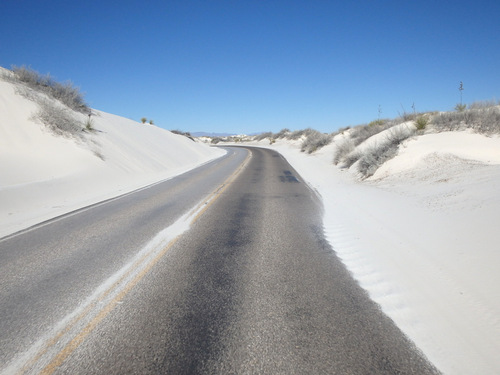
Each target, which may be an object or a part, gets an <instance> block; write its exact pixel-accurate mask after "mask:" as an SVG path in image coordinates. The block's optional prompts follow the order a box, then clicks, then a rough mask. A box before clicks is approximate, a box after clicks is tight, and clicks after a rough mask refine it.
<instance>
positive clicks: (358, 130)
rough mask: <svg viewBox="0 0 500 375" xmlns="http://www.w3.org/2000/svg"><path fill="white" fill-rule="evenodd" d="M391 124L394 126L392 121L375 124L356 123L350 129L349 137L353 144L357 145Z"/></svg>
mask: <svg viewBox="0 0 500 375" xmlns="http://www.w3.org/2000/svg"><path fill="white" fill-rule="evenodd" d="M391 126H394V123H393V122H389V121H386V122H384V123H383V124H377V125H358V126H356V127H355V128H353V129H352V130H351V134H350V137H351V139H352V141H353V142H354V145H355V146H357V145H359V144H361V143H363V142H364V141H365V140H367V139H368V138H370V137H372V136H374V135H375V134H378V133H380V132H382V131H384V130H387V129H388V128H390V127H391Z"/></svg>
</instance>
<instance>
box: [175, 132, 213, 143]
mask: <svg viewBox="0 0 500 375" xmlns="http://www.w3.org/2000/svg"><path fill="white" fill-rule="evenodd" d="M170 132H171V133H174V134H177V135H183V136H184V137H187V138H189V139H190V140H192V141H194V138H193V136H192V135H191V133H190V132H183V131H182V130H177V129H174V130H170ZM220 140H221V139H219V141H217V142H214V138H212V143H218V142H220Z"/></svg>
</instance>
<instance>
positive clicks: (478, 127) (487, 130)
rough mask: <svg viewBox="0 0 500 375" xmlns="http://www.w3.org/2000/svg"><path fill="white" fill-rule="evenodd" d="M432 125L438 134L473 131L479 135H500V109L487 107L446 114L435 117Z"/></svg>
mask: <svg viewBox="0 0 500 375" xmlns="http://www.w3.org/2000/svg"><path fill="white" fill-rule="evenodd" d="M431 123H432V125H433V128H434V129H435V130H436V131H438V132H441V131H458V130H465V129H471V130H473V131H475V132H477V133H479V134H487V135H491V134H500V108H498V107H497V106H491V107H487V106H486V107H483V108H480V109H467V110H463V111H462V112H445V113H441V114H439V115H436V116H434V117H433V118H432V122H431Z"/></svg>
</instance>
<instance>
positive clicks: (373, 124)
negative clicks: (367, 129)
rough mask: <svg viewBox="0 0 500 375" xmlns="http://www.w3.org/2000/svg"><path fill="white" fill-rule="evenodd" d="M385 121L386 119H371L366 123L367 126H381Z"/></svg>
mask: <svg viewBox="0 0 500 375" xmlns="http://www.w3.org/2000/svg"><path fill="white" fill-rule="evenodd" d="M386 122H387V120H383V119H378V120H373V121H371V122H370V123H368V126H381V125H384V124H385V123H386Z"/></svg>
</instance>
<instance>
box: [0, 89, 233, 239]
mask: <svg viewBox="0 0 500 375" xmlns="http://www.w3.org/2000/svg"><path fill="white" fill-rule="evenodd" d="M37 109H38V106H37V104H36V103H35V102H33V101H30V100H28V99H26V98H25V97H23V96H20V95H18V94H16V90H15V86H14V85H13V84H11V83H8V82H5V81H3V80H1V79H0V237H1V236H5V235H8V234H10V233H13V232H15V231H18V230H21V229H23V228H26V227H29V226H31V225H33V224H36V223H39V222H41V221H44V220H46V219H49V218H51V217H55V216H58V215H61V214H63V213H66V212H69V211H72V210H75V209H77V208H80V207H84V206H87V205H89V204H92V203H95V202H98V201H101V200H104V199H107V198H110V197H114V196H117V195H119V194H123V193H126V192H129V191H131V190H134V189H137V188H140V187H143V186H145V185H148V184H151V183H154V182H157V181H160V180H163V179H166V178H169V177H172V176H174V175H178V174H180V173H183V172H185V171H187V170H189V169H191V168H193V167H195V166H197V165H200V164H202V163H205V162H207V161H209V160H212V159H214V158H217V157H219V156H221V155H222V154H223V153H224V152H223V151H222V150H220V149H215V148H210V147H209V146H207V145H205V144H201V143H197V142H193V141H192V140H190V139H188V138H186V137H184V136H180V135H175V134H172V133H171V132H169V131H166V130H164V129H161V128H158V127H156V126H152V125H148V124H146V125H145V124H140V123H137V122H135V121H132V120H128V119H125V118H123V117H119V116H114V115H110V114H108V113H104V112H101V111H93V112H94V113H95V115H94V116H92V119H93V123H94V128H95V129H96V130H97V131H96V132H94V133H91V134H87V135H86V136H85V137H84V138H83V139H78V140H77V139H75V138H65V137H62V136H56V135H54V134H53V133H51V132H50V131H49V130H47V129H46V128H45V126H44V125H42V124H40V123H37V122H36V121H34V120H33V119H32V117H33V114H34V113H35V112H36V111H37ZM74 116H75V118H76V119H78V120H80V121H85V119H86V117H85V116H84V115H82V114H77V113H75V114H74Z"/></svg>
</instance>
